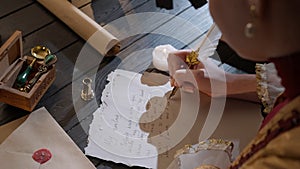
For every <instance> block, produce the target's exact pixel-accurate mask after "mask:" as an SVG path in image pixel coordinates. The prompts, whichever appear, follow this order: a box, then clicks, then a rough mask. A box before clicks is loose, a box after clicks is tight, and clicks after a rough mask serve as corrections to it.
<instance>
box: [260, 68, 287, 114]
mask: <svg viewBox="0 0 300 169" xmlns="http://www.w3.org/2000/svg"><path fill="white" fill-rule="evenodd" d="M255 71H256V79H257V94H258V98H259V99H260V101H261V103H262V104H263V106H264V109H263V113H266V114H267V113H269V112H270V111H271V110H272V108H273V106H274V104H275V102H276V99H277V98H278V96H280V95H281V94H282V93H283V91H284V87H283V86H282V85H281V78H280V77H279V76H278V75H277V70H276V68H275V65H274V64H273V63H268V64H258V63H257V64H256V66H255Z"/></svg>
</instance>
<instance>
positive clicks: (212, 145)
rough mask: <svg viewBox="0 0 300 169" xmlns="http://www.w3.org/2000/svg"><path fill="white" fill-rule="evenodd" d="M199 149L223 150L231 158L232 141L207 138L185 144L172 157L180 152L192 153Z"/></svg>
mask: <svg viewBox="0 0 300 169" xmlns="http://www.w3.org/2000/svg"><path fill="white" fill-rule="evenodd" d="M201 150H220V151H225V152H226V153H227V154H228V156H229V158H230V159H232V150H233V143H232V142H231V141H227V140H223V139H208V140H205V141H201V142H199V143H198V144H195V145H190V144H187V145H185V146H184V147H183V148H182V149H179V150H177V151H176V153H175V155H174V158H177V157H178V156H180V155H182V154H194V153H197V152H199V151H201Z"/></svg>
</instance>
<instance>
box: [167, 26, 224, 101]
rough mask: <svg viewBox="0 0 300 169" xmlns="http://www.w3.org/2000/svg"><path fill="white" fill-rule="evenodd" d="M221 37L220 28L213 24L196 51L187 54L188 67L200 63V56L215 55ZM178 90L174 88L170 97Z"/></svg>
mask: <svg viewBox="0 0 300 169" xmlns="http://www.w3.org/2000/svg"><path fill="white" fill-rule="evenodd" d="M220 37H221V32H220V30H219V29H218V27H217V26H216V25H215V24H212V26H211V27H210V28H209V30H208V32H207V34H206V35H205V38H204V39H203V40H202V41H201V44H200V46H199V47H198V48H197V49H196V50H195V51H192V52H191V53H190V54H188V55H187V56H186V58H185V62H186V63H187V66H188V68H192V66H194V65H197V64H199V63H200V61H199V60H198V56H199V57H209V56H211V55H213V54H214V52H215V50H216V47H217V45H218V42H219V39H220ZM177 90H178V87H174V88H173V90H172V92H171V94H170V95H169V99H171V98H172V97H173V96H174V95H175V94H176V92H177Z"/></svg>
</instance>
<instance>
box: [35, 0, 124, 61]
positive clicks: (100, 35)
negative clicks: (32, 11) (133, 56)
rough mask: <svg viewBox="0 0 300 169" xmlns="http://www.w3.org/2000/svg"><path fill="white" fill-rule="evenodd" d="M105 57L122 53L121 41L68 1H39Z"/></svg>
mask: <svg viewBox="0 0 300 169" xmlns="http://www.w3.org/2000/svg"><path fill="white" fill-rule="evenodd" d="M37 1H38V2H39V3H40V4H42V5H43V6H44V7H45V8H47V9H48V10H49V11H50V12H52V13H53V14H54V15H55V16H57V17H58V18H59V19H60V20H62V21H63V22H64V23H65V24H66V25H68V26H69V27H70V28H71V29H72V30H73V31H74V32H76V33H77V34H78V35H79V36H81V37H82V38H83V39H84V40H86V41H87V42H88V43H89V44H90V45H91V46H92V47H93V48H95V49H96V50H97V51H98V52H99V53H100V54H102V55H104V56H112V55H115V54H117V53H118V52H119V51H120V43H119V40H118V39H117V38H116V37H115V36H113V35H112V34H110V33H109V32H108V31H107V30H105V29H104V28H103V27H101V26H100V25H99V24H98V23H96V22H95V21H94V20H93V19H91V18H90V17H88V16H87V15H86V14H85V13H83V12H82V11H80V10H79V9H78V8H77V7H75V6H74V5H72V4H71V3H70V2H68V1H67V0H51V1H49V0H37Z"/></svg>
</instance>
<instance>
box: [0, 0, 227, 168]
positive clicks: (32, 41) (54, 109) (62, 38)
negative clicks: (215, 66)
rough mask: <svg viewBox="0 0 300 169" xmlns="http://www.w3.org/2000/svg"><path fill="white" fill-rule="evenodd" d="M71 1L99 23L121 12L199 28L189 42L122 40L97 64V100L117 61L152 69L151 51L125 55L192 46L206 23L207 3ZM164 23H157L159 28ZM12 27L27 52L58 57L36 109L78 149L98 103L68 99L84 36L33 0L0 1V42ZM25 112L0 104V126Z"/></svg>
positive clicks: (148, 37) (100, 164)
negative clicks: (39, 50)
mask: <svg viewBox="0 0 300 169" xmlns="http://www.w3.org/2000/svg"><path fill="white" fill-rule="evenodd" d="M73 3H74V5H75V6H77V7H78V8H80V9H81V10H83V11H84V12H86V13H88V14H89V15H90V16H91V17H93V18H95V20H96V21H97V22H98V23H99V24H100V25H102V26H104V25H106V24H108V23H110V22H111V21H113V20H115V19H118V18H120V17H122V16H125V15H129V14H133V13H140V12H161V13H166V14H171V15H174V16H178V17H182V18H184V19H185V20H188V21H190V22H191V23H193V24H195V26H196V27H198V28H200V29H201V30H203V31H202V32H191V35H193V38H191V41H190V42H189V43H188V44H183V43H181V42H179V41H178V40H174V39H172V38H168V37H165V36H162V35H157V34H151V33H147V34H138V35H135V36H132V37H128V38H126V39H121V46H122V49H121V52H120V53H119V54H118V55H117V56H115V57H109V58H104V59H103V61H102V62H101V64H100V65H99V68H98V73H97V77H96V82H95V84H96V91H95V92H96V98H97V101H98V104H99V102H100V97H101V91H102V89H103V88H104V85H105V79H106V75H107V74H108V73H109V72H111V71H112V70H114V69H115V68H117V67H118V66H119V65H120V63H121V62H122V64H123V65H124V64H125V65H127V66H129V67H130V69H131V70H132V71H136V72H143V71H145V70H146V69H148V68H151V67H152V66H151V59H152V58H151V55H147V56H139V58H138V59H137V58H129V59H126V57H127V56H129V55H130V54H131V53H133V52H134V51H138V50H141V49H145V48H154V47H155V46H157V45H161V44H171V45H173V46H174V47H176V48H177V49H182V48H186V47H187V45H193V44H194V45H195V44H196V43H197V40H198V39H199V37H200V36H202V35H203V34H204V33H205V31H206V30H207V29H208V28H209V25H210V24H211V19H210V18H209V17H208V10H207V7H206V9H204V8H200V9H197V10H196V9H194V7H192V6H191V4H190V3H189V1H187V0H176V1H174V9H173V10H165V9H160V8H157V7H156V5H155V1H154V0H122V1H118V0H93V1H92V3H90V2H88V1H85V0H75V1H74V0H73ZM167 22H168V21H166V22H165V23H162V24H161V25H160V26H159V27H162V26H164V24H167ZM179 26H180V25H179ZM159 27H157V28H155V29H158V28H159ZM15 30H21V31H22V33H23V47H24V53H29V51H30V48H32V47H33V46H35V45H45V46H47V47H49V48H50V49H51V51H52V53H55V54H56V55H57V56H58V58H59V61H58V62H57V64H56V69H57V77H56V80H55V82H54V84H53V85H52V86H51V87H50V88H49V90H48V91H47V92H46V94H45V95H44V97H43V98H42V99H41V101H40V102H39V104H38V106H37V107H36V109H37V108H39V107H42V106H45V107H46V108H47V110H48V111H49V112H50V113H51V115H52V116H53V117H54V118H55V120H56V121H57V122H58V123H59V124H60V125H61V126H62V127H63V129H64V130H65V131H66V132H67V134H68V135H69V136H70V137H71V138H72V139H73V140H74V142H75V143H76V144H77V145H78V146H79V147H80V149H81V150H83V149H84V147H85V146H86V144H87V135H86V133H85V132H83V131H84V130H86V129H87V128H86V127H88V126H89V124H90V122H91V120H92V112H93V111H94V110H95V109H96V108H97V107H98V105H95V104H92V103H89V102H84V101H82V100H80V99H78V100H75V101H74V100H73V98H72V97H71V96H72V80H73V79H72V73H73V70H74V66H75V63H76V60H77V57H78V56H79V53H80V51H81V49H82V47H83V46H84V44H85V42H84V40H82V39H81V38H80V37H79V36H78V35H76V34H75V33H74V32H73V31H72V30H71V29H69V28H68V27H67V26H66V25H65V24H64V23H62V22H61V21H60V20H58V19H57V18H56V17H55V16H54V15H52V14H51V13H50V12H48V11H47V10H46V9H45V8H44V7H42V6H41V5H40V4H39V3H38V2H36V1H34V0H1V2H0V35H1V38H2V42H4V41H5V40H7V39H8V37H9V36H10V35H11V34H12V33H13V32H14V31H15ZM178 31H180V29H178ZM144 65H150V66H144ZM223 66H225V67H226V68H228V70H229V69H232V67H230V66H228V65H224V64H223ZM82 76H84V75H82ZM78 92H80V91H78ZM74 104H75V106H74ZM75 110H76V111H79V112H81V113H79V114H80V115H78V114H77V115H76V112H75ZM28 113H29V112H26V111H23V110H21V109H18V108H15V107H12V106H9V105H6V104H3V103H0V125H2V124H5V123H7V122H9V121H12V120H14V119H16V118H19V117H21V116H24V115H26V114H28ZM77 113H78V112H77ZM80 124H81V125H80ZM89 158H90V160H91V161H92V162H93V163H94V164H95V166H97V168H101V169H104V168H105V169H107V168H114V169H121V168H123V169H124V168H128V167H127V166H124V165H121V164H114V163H112V162H107V161H103V160H99V159H95V158H92V157H89ZM137 168H138V167H137Z"/></svg>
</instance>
